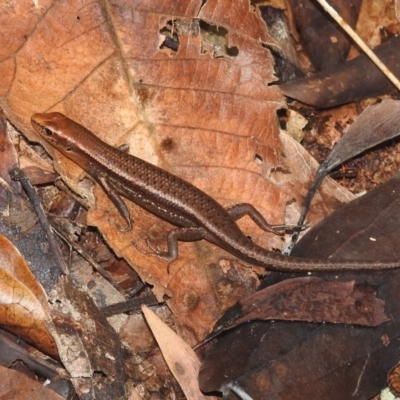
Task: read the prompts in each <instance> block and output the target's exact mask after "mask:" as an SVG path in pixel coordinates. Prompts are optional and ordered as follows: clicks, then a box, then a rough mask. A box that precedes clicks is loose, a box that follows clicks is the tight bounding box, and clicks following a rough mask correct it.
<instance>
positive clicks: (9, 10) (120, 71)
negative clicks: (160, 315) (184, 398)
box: [0, 0, 346, 342]
mask: <svg viewBox="0 0 400 400" xmlns="http://www.w3.org/2000/svg"><path fill="white" fill-rule="evenodd" d="M199 20H200V21H202V22H201V26H200V27H201V28H203V27H207V26H209V25H212V26H215V27H222V28H224V29H225V30H226V32H225V31H223V33H222V35H220V36H218V35H217V36H215V34H213V33H212V30H210V29H209V30H208V31H207V32H206V33H205V32H203V31H201V30H200V29H199V25H198V23H199ZM207 24H209V25H207ZM0 27H1V28H0V29H1V31H0V32H1V34H2V36H3V37H4V38H12V40H5V42H6V45H4V46H2V47H1V50H0V60H1V64H0V68H1V70H2V74H1V76H0V105H1V106H2V107H3V108H4V110H5V112H6V114H7V116H8V117H9V118H10V120H11V121H12V122H13V123H14V124H15V125H16V126H17V127H18V128H20V129H21V131H23V132H24V133H26V134H27V136H28V137H29V138H31V139H32V140H37V137H36V136H35V134H34V132H33V129H32V128H31V127H30V124H29V119H30V116H31V115H32V114H33V113H34V112H38V111H39V112H42V111H49V110H58V111H61V112H63V113H65V114H67V115H68V116H69V117H71V118H73V119H75V120H77V121H78V122H80V123H82V124H84V125H86V126H87V127H88V128H89V129H90V130H92V131H94V132H95V133H97V134H99V136H100V137H101V138H102V139H104V140H106V141H107V142H109V143H111V144H113V145H119V144H121V143H127V144H129V145H130V149H131V152H132V153H134V154H136V155H138V156H140V157H142V158H144V159H146V160H148V161H151V162H153V163H155V164H157V165H159V166H161V167H163V168H166V169H167V170H169V171H171V172H173V173H176V174H177V175H179V176H181V177H183V178H185V179H187V180H189V181H191V182H192V183H194V184H195V185H197V186H198V187H200V188H201V189H203V190H205V191H206V192H208V193H209V194H210V195H212V196H214V197H215V198H216V199H217V200H218V201H219V202H221V203H222V204H223V205H226V206H229V205H232V204H235V203H240V202H250V203H252V204H253V205H254V206H256V207H257V208H258V209H259V210H260V211H261V212H262V214H263V215H265V217H266V218H267V219H268V220H269V222H271V223H282V222H284V220H285V216H288V217H289V222H290V220H291V221H292V222H294V221H295V220H296V216H295V215H296V213H297V210H298V207H299V204H300V203H301V199H302V196H303V195H304V194H305V188H304V186H305V184H307V183H308V182H309V180H310V166H309V163H310V162H311V161H308V160H307V156H306V155H305V154H304V153H303V152H302V150H300V149H299V148H298V146H297V145H296V144H294V143H293V141H291V140H290V139H287V138H285V139H282V138H280V136H279V128H278V122H277V118H276V111H277V110H278V109H280V108H282V107H284V105H285V102H284V99H283V97H282V95H281V94H280V92H279V91H278V90H277V88H276V87H274V86H270V83H271V82H273V81H274V79H275V78H274V75H273V68H272V57H271V55H270V53H269V51H268V50H267V48H266V47H265V46H264V45H265V44H267V45H273V44H274V42H273V40H272V39H271V38H270V37H269V36H268V33H267V31H266V27H265V24H264V22H263V21H262V19H261V18H260V17H259V14H258V11H257V10H256V9H253V8H252V7H251V6H250V3H249V2H248V1H247V0H240V1H235V2H234V3H232V2H230V1H225V2H224V1H221V0H219V1H217V0H208V1H206V2H204V4H203V2H202V1H201V0H197V1H189V0H181V1H179V2H177V1H175V0H170V1H164V2H161V3H160V2H154V1H148V0H147V1H146V0H141V1H135V2H131V1H123V0H113V1H111V2H108V3H107V6H105V5H104V3H102V2H99V1H97V2H96V1H95V2H93V1H88V0H83V1H77V0H71V1H69V2H54V3H52V2H51V1H44V2H39V3H31V2H28V1H25V2H23V1H20V2H18V4H14V5H10V4H8V3H7V4H6V3H2V4H1V5H0ZM215 30H216V28H215ZM210 31H211V33H210ZM168 32H170V36H171V37H172V39H169V43H170V42H171V41H172V42H173V43H174V45H176V44H178V49H177V51H174V50H172V49H171V48H168V47H165V43H167V42H168V40H167V41H166V37H167V36H168ZM174 35H175V36H174ZM177 39H179V43H177ZM163 44H164V45H163ZM169 46H170V47H173V46H172V45H169ZM49 152H50V153H51V154H52V156H53V157H54V159H55V166H56V168H57V170H58V171H59V172H60V173H61V174H62V176H63V178H64V179H65V180H66V181H67V182H68V183H69V184H70V185H71V186H72V187H73V188H74V189H75V191H76V192H78V193H79V194H81V195H82V196H83V197H85V198H87V199H88V200H89V202H90V204H91V205H92V206H93V207H94V204H96V208H93V211H92V212H91V213H90V221H91V223H92V224H94V225H97V226H98V227H99V228H100V230H101V232H102V233H103V234H104V236H105V237H106V240H107V241H108V242H109V243H110V244H111V245H112V247H113V248H114V250H115V252H116V253H117V254H118V255H119V256H123V257H125V258H126V259H127V260H128V261H129V262H130V264H131V265H133V266H134V267H135V269H136V270H137V271H138V272H139V274H140V275H141V277H142V279H143V280H144V281H146V282H149V283H150V284H152V285H154V291H155V293H156V295H157V296H158V299H160V300H162V299H163V298H164V297H165V295H167V296H168V297H169V298H170V300H169V306H170V307H171V309H172V310H173V312H174V314H175V315H176V316H179V317H178V319H179V322H178V329H179V330H180V332H181V333H183V334H184V335H185V337H186V339H187V340H189V342H195V341H197V340H199V339H201V338H202V337H204V336H205V334H206V333H208V331H209V329H210V327H211V326H212V324H213V322H214V321H215V319H216V318H218V317H219V316H220V315H221V313H222V311H223V310H224V309H225V308H226V307H228V306H230V305H232V304H233V303H234V302H235V301H236V300H237V299H238V298H241V297H243V296H246V295H248V294H250V293H251V292H252V291H253V289H254V287H255V286H256V284H257V277H256V276H255V274H254V273H253V272H252V271H251V270H249V269H246V268H242V267H241V266H240V265H239V264H238V263H237V262H236V261H235V260H234V258H233V257H232V256H230V255H228V254H227V253H225V252H223V251H222V250H220V249H217V248H216V247H215V246H212V245H209V244H205V243H204V242H201V243H197V244H181V245H180V258H179V259H178V261H176V262H175V263H174V264H173V265H171V266H170V267H169V270H168V266H167V264H166V263H165V262H164V261H162V260H160V259H158V258H156V257H153V256H151V255H149V254H146V253H145V252H143V251H142V250H141V248H144V249H147V247H146V239H147V238H149V239H150V240H151V242H152V243H153V244H155V245H159V246H160V247H162V246H164V245H165V237H166V232H167V231H168V230H169V229H170V226H169V225H168V224H166V223H163V222H161V221H160V220H159V219H157V218H155V217H153V216H150V215H149V214H148V213H146V212H144V211H142V210H140V209H138V208H137V207H135V206H133V205H130V209H131V213H132V216H133V217H134V220H135V228H134V230H133V232H132V233H122V232H119V231H118V229H117V228H116V222H119V221H120V217H119V216H118V213H117V212H116V210H115V209H114V207H113V206H112V205H111V204H110V201H109V200H108V198H107V197H106V196H105V194H104V193H103V192H102V191H101V190H100V189H99V188H96V189H95V191H94V196H93V194H92V192H91V187H92V186H91V185H88V181H87V180H82V178H83V176H84V175H83V173H82V171H81V170H79V169H78V167H76V166H75V165H73V164H72V163H71V162H69V161H67V160H65V159H63V158H61V157H60V155H59V154H57V153H56V152H54V151H53V150H52V149H49ZM305 160H307V161H305ZM327 193H331V192H330V191H329V192H327ZM339 197H340V196H339ZM345 197H346V196H345V195H344V196H342V197H341V199H342V200H344V199H345ZM95 199H96V201H95ZM324 202H325V204H324V208H322V209H321V208H320V209H319V211H316V212H315V213H314V215H310V216H309V218H310V220H311V221H313V220H314V221H315V220H316V219H320V218H321V217H322V216H323V215H324V214H326V213H327V212H328V211H329V210H330V209H331V208H332V206H334V205H337V203H338V202H337V201H336V200H334V199H332V196H331V195H330V194H328V195H327V197H326V198H325V199H324ZM288 204H291V205H290V207H288ZM241 226H242V227H243V228H244V229H246V232H248V234H250V235H251V236H252V237H253V238H254V239H255V240H256V241H257V242H258V243H259V244H261V245H262V246H265V247H268V248H270V247H281V239H280V238H278V237H274V236H271V235H266V234H265V233H264V232H261V231H260V230H259V229H258V228H256V227H255V226H254V224H252V223H249V221H248V220H245V221H242V223H241ZM132 242H134V243H135V244H137V246H136V247H135V246H133V245H132V244H131V243H132ZM137 247H139V248H137ZM226 259H228V260H229V261H225V260H226ZM231 260H234V261H233V262H231ZM248 282H251V283H250V284H249V283H248Z"/></svg>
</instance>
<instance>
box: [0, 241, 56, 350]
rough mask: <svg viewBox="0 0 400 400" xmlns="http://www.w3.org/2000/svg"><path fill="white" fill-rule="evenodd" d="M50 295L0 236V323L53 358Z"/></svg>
mask: <svg viewBox="0 0 400 400" xmlns="http://www.w3.org/2000/svg"><path fill="white" fill-rule="evenodd" d="M50 321H51V318H50V316H49V314H48V303H47V296H46V293H45V292H44V290H43V288H42V287H41V285H40V284H39V282H38V281H37V280H36V279H35V277H34V276H33V275H32V273H31V271H30V270H29V268H28V266H27V264H26V262H25V260H24V259H23V258H22V256H21V254H20V253H19V251H18V250H17V249H16V248H15V247H14V246H13V244H12V243H11V242H10V241H9V240H8V239H7V238H5V237H4V236H0V325H1V326H2V327H3V328H4V329H6V330H8V331H10V332H12V333H14V334H16V335H18V336H21V337H22V338H24V339H25V340H26V341H28V342H30V343H32V344H33V345H35V346H36V347H37V348H38V349H40V350H41V351H43V352H44V353H46V354H49V355H51V356H53V357H57V354H58V351H57V348H56V345H55V343H54V340H53V338H52V336H51V335H50V333H49V331H48V329H47V325H46V324H47V323H49V322H50Z"/></svg>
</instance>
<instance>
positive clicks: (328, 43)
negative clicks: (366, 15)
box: [290, 0, 362, 71]
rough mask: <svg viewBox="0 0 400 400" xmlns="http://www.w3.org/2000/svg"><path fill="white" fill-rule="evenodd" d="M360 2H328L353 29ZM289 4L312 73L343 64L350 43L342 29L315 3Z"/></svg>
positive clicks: (336, 0) (334, 0) (359, 0)
mask: <svg viewBox="0 0 400 400" xmlns="http://www.w3.org/2000/svg"><path fill="white" fill-rule="evenodd" d="M361 2H362V1H361V0H351V1H342V0H331V1H330V2H329V4H330V5H331V6H332V7H333V8H334V9H335V10H336V11H337V12H338V13H339V14H340V15H341V16H342V17H343V19H344V20H345V21H346V22H347V23H348V24H349V25H350V26H351V27H353V28H354V27H355V26H356V22H357V18H358V13H359V11H360V7H361ZM290 4H291V7H292V12H293V18H294V20H295V23H296V27H297V30H298V32H299V35H300V38H301V41H302V45H303V47H304V49H305V50H306V52H307V54H308V56H309V57H310V59H311V62H312V64H313V65H314V67H315V70H316V71H322V70H324V69H327V68H330V67H333V66H336V65H339V64H341V63H343V62H344V61H345V60H346V57H347V54H348V52H349V50H350V44H351V41H350V39H349V37H348V35H347V34H346V33H345V32H344V31H343V29H342V28H341V27H340V26H339V25H338V24H337V23H336V22H335V21H334V20H333V19H332V18H331V17H330V16H329V15H328V14H327V13H326V12H325V11H324V10H323V9H322V7H320V6H319V4H318V3H317V2H316V1H311V0H301V1H298V0H296V1H295V0H290Z"/></svg>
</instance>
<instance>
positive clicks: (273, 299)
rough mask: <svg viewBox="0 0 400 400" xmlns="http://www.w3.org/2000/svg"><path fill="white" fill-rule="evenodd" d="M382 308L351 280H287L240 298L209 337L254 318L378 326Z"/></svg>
mask: <svg viewBox="0 0 400 400" xmlns="http://www.w3.org/2000/svg"><path fill="white" fill-rule="evenodd" d="M383 307H384V302H382V301H381V300H379V299H376V298H375V293H374V292H373V291H369V292H368V291H367V292H365V291H362V290H360V288H357V287H354V281H350V282H334V281H327V280H324V279H320V278H314V277H312V278H311V277H310V278H306V277H303V278H293V279H287V280H284V281H282V282H279V283H277V284H275V285H272V286H268V287H266V288H264V289H261V290H259V291H257V292H256V293H254V294H252V295H251V296H249V297H246V298H245V299H241V300H239V301H238V302H237V303H236V304H235V305H234V306H233V307H231V308H230V309H229V310H228V311H227V312H226V313H225V315H224V316H223V317H222V318H221V319H220V320H219V321H218V322H217V324H216V325H215V327H214V329H213V332H212V333H211V334H210V335H209V337H210V336H211V337H214V336H215V335H216V333H219V332H221V331H222V330H226V329H232V328H234V327H235V326H238V325H240V324H243V323H246V322H249V321H254V320H285V321H308V322H332V323H342V324H355V325H363V326H377V325H380V324H382V323H383V322H387V321H389V318H388V316H387V315H385V313H384V310H383ZM206 340H208V339H206Z"/></svg>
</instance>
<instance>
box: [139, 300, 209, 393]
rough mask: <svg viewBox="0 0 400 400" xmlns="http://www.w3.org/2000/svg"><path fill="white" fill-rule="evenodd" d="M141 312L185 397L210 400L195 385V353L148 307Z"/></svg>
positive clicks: (198, 366) (197, 361)
mask: <svg viewBox="0 0 400 400" xmlns="http://www.w3.org/2000/svg"><path fill="white" fill-rule="evenodd" d="M142 311H143V314H144V316H145V317H146V321H147V323H148V324H149V326H150V329H151V331H152V332H153V335H154V336H155V338H156V340H157V343H158V345H159V346H160V349H161V352H162V354H163V356H164V359H165V361H166V362H167V364H168V366H169V369H170V370H171V372H172V373H173V375H174V376H175V379H176V380H177V381H178V382H179V384H180V386H181V388H182V390H183V392H184V393H185V395H186V397H187V398H188V399H191V400H207V399H210V397H209V396H205V395H203V393H201V392H200V389H199V386H198V383H197V376H198V374H199V369H200V361H199V359H198V358H197V356H196V354H195V352H194V351H193V350H192V349H191V348H190V346H189V345H188V344H187V343H186V342H185V341H184V340H183V339H181V338H180V337H179V336H178V335H177V334H176V333H175V332H174V331H173V330H172V329H171V328H170V327H169V326H168V325H166V324H165V323H164V322H162V321H161V320H160V319H159V318H158V317H157V315H156V314H155V313H154V312H153V311H151V310H150V309H149V308H148V307H146V306H143V307H142ZM211 399H212V397H211Z"/></svg>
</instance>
